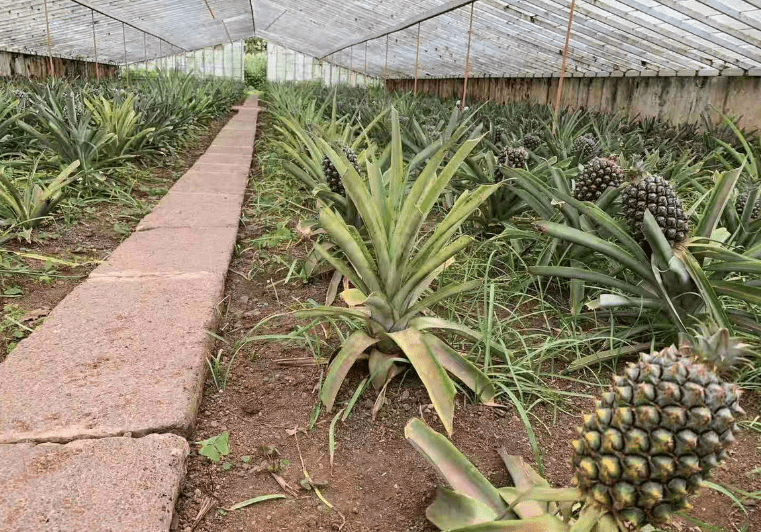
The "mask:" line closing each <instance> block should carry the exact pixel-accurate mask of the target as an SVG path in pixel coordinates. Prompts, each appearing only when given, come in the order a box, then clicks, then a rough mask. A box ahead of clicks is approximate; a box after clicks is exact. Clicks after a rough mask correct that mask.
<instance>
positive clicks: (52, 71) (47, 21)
mask: <svg viewBox="0 0 761 532" xmlns="http://www.w3.org/2000/svg"><path fill="white" fill-rule="evenodd" d="M45 31H46V33H47V36H48V67H49V69H50V71H49V74H50V77H51V78H52V77H54V76H55V67H54V66H53V39H52V38H51V37H50V16H49V15H48V0H45Z"/></svg>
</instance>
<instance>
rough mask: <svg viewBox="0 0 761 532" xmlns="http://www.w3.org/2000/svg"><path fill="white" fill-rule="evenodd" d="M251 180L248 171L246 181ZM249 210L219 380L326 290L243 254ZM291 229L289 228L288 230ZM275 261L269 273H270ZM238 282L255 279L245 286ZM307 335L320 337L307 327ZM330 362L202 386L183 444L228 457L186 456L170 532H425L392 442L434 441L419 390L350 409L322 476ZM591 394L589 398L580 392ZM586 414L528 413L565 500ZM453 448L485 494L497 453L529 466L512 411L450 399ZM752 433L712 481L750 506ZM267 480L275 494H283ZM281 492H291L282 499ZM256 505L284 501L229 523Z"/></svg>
mask: <svg viewBox="0 0 761 532" xmlns="http://www.w3.org/2000/svg"><path fill="white" fill-rule="evenodd" d="M259 177H260V176H259V174H258V173H257V171H256V169H254V172H253V174H252V179H258V178H259ZM256 201H257V198H256V197H255V196H252V195H249V198H248V201H247V207H246V208H245V211H244V217H243V220H244V223H242V224H241V227H240V231H239V236H238V241H239V246H238V249H239V250H244V251H243V252H239V253H237V254H236V256H235V257H234V259H233V263H232V264H231V268H230V273H229V275H228V280H227V288H226V299H225V302H226V308H225V309H224V311H223V312H224V317H223V320H222V325H221V326H220V330H219V331H218V334H219V336H220V337H221V338H223V339H224V341H217V343H216V347H215V351H214V353H215V354H219V355H220V359H221V360H222V361H223V362H224V364H223V365H222V368H223V370H225V369H226V367H227V366H226V363H228V362H229V361H230V360H231V359H232V357H233V354H234V353H235V352H236V348H237V347H238V345H239V344H236V343H235V342H236V341H238V340H241V339H242V338H243V337H244V336H246V334H247V333H248V332H249V330H250V329H251V327H254V326H255V325H256V324H257V323H259V322H260V320H262V319H263V318H265V317H267V316H271V315H275V314H281V313H286V312H287V311H288V310H290V309H292V308H294V305H295V304H296V303H303V302H306V301H308V300H309V299H313V300H314V301H317V302H320V303H321V302H322V301H323V300H324V298H325V293H326V291H327V286H328V281H329V279H328V278H327V277H323V278H318V279H317V280H314V281H313V282H311V283H309V284H304V283H302V281H301V280H299V279H296V280H291V281H290V282H289V283H288V284H287V285H286V284H282V283H279V281H281V280H282V279H283V278H285V277H286V273H287V270H288V268H287V267H285V266H283V264H290V263H291V262H292V261H293V260H294V259H296V258H303V257H304V256H305V253H306V251H307V250H308V249H309V245H308V243H306V242H299V243H297V244H294V243H293V242H290V243H287V244H283V245H282V246H280V247H279V248H278V249H275V250H273V249H270V250H267V251H266V252H263V251H261V250H257V249H254V248H252V247H251V246H250V245H249V243H250V242H251V241H252V240H254V239H256V238H258V237H261V236H262V234H264V233H265V232H266V231H268V230H271V229H272V227H266V225H265V224H263V223H260V222H259V221H258V220H257V217H256V215H255V210H254V209H253V206H254V205H255V203H256ZM296 223H297V220H295V219H294V220H289V221H288V226H289V227H290V228H291V229H294V228H295V226H296ZM272 255H280V256H281V257H282V258H283V259H284V261H283V262H282V263H280V262H277V261H272V260H271V256H272ZM248 272H259V273H256V274H252V275H249V273H248ZM295 326H296V322H295V321H294V320H293V318H292V317H289V316H288V315H285V316H283V317H280V318H277V319H272V320H270V321H268V322H267V323H266V324H265V325H263V326H261V327H260V328H258V329H257V330H256V332H255V334H288V333H290V332H292V331H293V330H294V327H295ZM318 330H319V327H318ZM321 334H323V335H324V337H325V338H329V339H331V340H329V341H330V342H332V343H331V346H332V348H333V349H335V348H336V347H337V346H338V341H337V339H336V338H335V337H334V335H333V333H331V331H330V330H329V327H327V326H326V327H325V328H324V329H322V331H321ZM331 354H332V351H331V350H328V351H327V352H322V353H321V356H320V357H319V358H315V357H314V356H313V355H312V353H311V352H310V351H309V350H308V349H305V348H304V347H300V346H297V345H295V344H294V343H287V342H264V341H255V342H253V343H249V344H246V345H245V346H244V347H242V348H240V350H238V352H237V355H235V358H234V360H233V362H232V364H231V370H230V373H229V378H228V381H227V386H226V387H225V388H224V389H223V390H221V391H220V390H218V388H217V386H216V385H215V383H214V380H213V379H212V377H211V376H209V378H208V379H207V381H206V387H205V395H204V399H203V402H202V405H201V410H200V414H199V419H198V422H197V426H196V429H195V433H194V435H193V438H192V440H193V441H200V440H204V439H207V438H210V437H213V436H216V435H218V434H220V433H221V432H223V431H228V432H229V434H230V447H231V453H230V454H229V455H228V456H226V457H223V458H222V459H221V460H220V462H219V463H213V462H211V461H210V460H209V459H207V458H206V457H204V456H200V455H199V454H198V450H199V448H200V447H199V446H198V445H195V444H191V447H192V448H193V451H192V453H191V457H190V458H189V465H188V474H187V477H186V480H185V482H184V484H183V486H182V488H181V494H180V498H179V500H178V503H177V506H176V510H177V511H176V513H175V521H174V523H173V527H172V530H175V531H180V532H189V531H192V530H196V531H202V532H235V531H247V532H270V531H279V530H285V531H293V532H299V531H329V530H343V531H346V532H366V531H367V532H369V531H374V532H402V531H430V530H434V528H433V527H432V526H431V525H430V524H428V523H427V521H426V519H425V508H426V507H427V506H428V504H430V502H431V501H432V499H433V497H434V495H435V487H436V485H437V484H438V483H439V480H438V479H437V477H436V475H435V473H434V471H433V469H432V468H431V467H430V466H429V465H428V464H427V462H425V460H424V459H423V458H422V457H420V456H419V455H418V454H417V452H416V451H415V450H414V449H413V448H412V447H411V445H409V444H408V443H407V442H406V441H405V439H404V434H403V433H404V425H405V424H406V422H407V421H408V420H409V419H410V418H411V417H413V416H418V417H422V418H423V419H425V421H426V422H427V423H429V424H430V425H431V426H432V427H434V428H435V429H437V430H439V431H443V429H442V427H441V425H440V423H439V422H438V419H437V418H436V416H435V414H434V413H433V412H432V410H431V409H430V407H429V403H430V401H429V399H428V397H427V395H426V393H425V389H424V388H423V387H422V385H421V383H420V381H419V380H418V379H417V378H416V377H415V376H413V375H411V374H408V375H406V376H405V377H404V378H397V380H396V381H395V382H393V383H392V386H390V388H389V390H388V392H387V398H388V404H387V405H386V406H384V407H383V408H382V409H381V410H380V413H379V414H378V418H377V419H376V420H375V421H373V420H372V419H371V410H372V406H373V401H374V399H375V394H374V393H373V392H372V391H371V390H370V391H368V392H366V393H365V395H364V396H363V397H362V398H360V400H359V401H358V403H357V404H356V406H355V407H354V409H353V411H352V413H351V415H350V417H349V418H348V419H347V420H346V422H342V421H338V422H337V423H336V430H335V457H334V464H333V466H332V467H331V464H330V451H329V429H330V424H331V420H332V419H333V416H334V414H328V413H325V412H324V411H323V412H321V413H320V415H319V417H318V418H317V420H316V422H315V423H314V426H313V428H312V429H309V428H308V427H309V425H310V419H313V413H314V408H315V406H316V405H317V403H318V398H317V390H318V386H319V383H320V380H321V377H322V376H323V375H324V371H325V365H324V363H325V361H326V360H327V358H328V357H329V356H330V355H331ZM366 372H367V369H366V367H365V366H364V365H363V364H358V365H357V367H355V368H354V369H353V370H352V371H351V372H350V374H349V377H348V378H347V380H346V381H345V383H344V385H343V387H342V389H341V393H340V395H339V398H338V401H337V404H342V403H345V402H346V401H347V400H348V399H349V398H350V397H351V395H352V394H353V392H354V390H355V389H356V387H357V385H358V383H359V381H360V380H361V379H362V378H363V377H365V376H366ZM579 391H586V392H588V393H593V391H592V390H579ZM757 403H758V396H757V395H755V394H748V395H747V396H746V398H745V401H744V406H745V407H746V409H747V410H748V412H749V417H750V418H752V417H753V416H754V415H755V414H754V413H755V412H758V404H757ZM592 407H593V404H592V401H587V400H583V401H582V400H580V401H578V402H577V403H573V402H571V403H568V404H565V405H563V410H564V411H560V410H555V409H553V408H551V407H550V406H547V405H540V406H538V407H536V408H534V409H533V410H532V417H531V423H532V425H533V427H534V430H535V431H536V434H537V438H538V441H539V447H540V449H541V455H542V461H543V464H544V468H545V476H546V478H547V479H548V480H549V481H550V483H551V484H552V485H554V486H558V487H560V486H567V485H569V482H570V480H571V468H570V464H569V462H570V458H571V447H570V445H569V444H568V442H569V441H570V440H571V439H572V438H573V437H574V436H575V435H576V431H575V428H576V427H577V426H578V425H580V424H581V414H582V413H583V412H584V411H589V410H590V409H591V408H592ZM453 442H454V443H455V445H457V447H458V448H459V449H460V450H461V451H462V452H463V453H464V454H465V455H466V456H468V457H469V458H470V459H471V460H472V461H473V462H474V463H475V465H476V466H477V467H478V468H479V469H480V470H481V471H482V472H483V473H484V474H485V475H486V476H487V477H488V478H489V479H490V480H491V481H492V482H493V483H494V484H495V485H497V486H504V485H508V478H507V473H506V470H505V468H504V466H503V464H502V462H501V460H500V458H499V457H498V455H497V448H498V447H500V446H505V447H506V448H507V450H508V451H509V453H511V454H518V455H522V456H523V457H524V458H526V459H527V460H528V461H529V463H533V464H535V463H536V462H535V457H534V455H533V453H532V451H531V447H530V445H529V441H528V438H527V435H526V431H525V429H524V426H523V424H522V422H521V420H520V419H519V417H518V415H517V414H516V413H515V410H514V409H512V408H511V409H507V410H506V411H503V410H498V409H494V408H489V407H484V406H481V405H478V404H471V403H468V402H467V401H464V400H463V397H462V396H461V395H460V396H458V398H457V405H456V413H455V422H454V436H453ZM758 445H759V437H758V435H757V433H754V432H751V431H745V432H743V433H741V435H740V436H739V443H738V445H737V446H736V447H735V448H734V449H733V450H732V451H731V452H730V455H731V458H730V459H729V461H728V462H727V463H725V464H724V465H723V467H722V468H721V469H720V471H719V472H718V474H717V476H716V478H715V479H714V481H715V482H717V483H725V484H729V485H732V486H735V487H737V488H741V489H743V490H746V491H749V492H752V491H757V490H761V476H759V474H757V473H752V471H754V470H756V469H758V468H759V467H761V455H759V452H758ZM304 469H306V470H307V472H308V474H309V475H310V477H311V478H312V480H313V481H314V482H317V483H325V484H323V486H324V487H323V488H322V489H321V494H322V496H323V497H324V499H325V500H326V501H327V502H328V503H330V504H331V505H332V506H333V508H329V507H328V506H327V505H326V504H325V503H324V502H321V501H320V500H319V499H318V497H317V495H316V494H315V492H314V491H308V490H306V489H304V488H302V486H301V481H302V480H303V479H304V478H305V473H304ZM272 470H274V472H275V473H276V474H277V475H279V476H280V477H281V479H282V480H283V481H284V482H285V483H287V487H286V488H285V489H284V488H283V487H281V486H280V485H279V483H278V482H277V479H276V478H275V476H274V475H273V474H272ZM289 489H292V491H291V492H290V493H289ZM267 494H283V495H286V498H285V499H277V500H269V501H266V502H260V503H257V504H253V505H250V506H247V507H245V508H242V509H239V510H232V511H228V510H225V509H229V508H230V507H231V506H232V505H234V504H236V503H239V502H241V501H245V500H248V499H251V498H253V497H258V496H261V495H267ZM694 507H695V508H694V510H693V511H692V512H691V513H690V516H691V517H692V518H694V519H698V520H700V521H703V522H705V523H709V524H711V525H713V526H715V527H719V528H716V529H714V528H705V529H706V530H719V529H720V530H727V531H729V530H739V529H740V527H742V526H743V524H745V523H746V522H747V523H748V527H749V528H747V529H746V530H761V509H759V508H757V507H756V506H753V505H748V506H747V511H748V515H747V517H746V516H745V515H744V514H743V513H742V512H741V511H740V510H739V509H738V508H736V507H735V506H733V505H732V503H731V502H730V500H729V499H728V498H727V497H725V496H724V495H720V494H718V493H715V492H712V491H710V490H707V489H706V490H703V492H702V495H701V496H700V497H698V498H697V499H695V501H694ZM670 529H673V530H679V531H685V530H701V528H700V526H698V525H695V524H694V523H692V522H689V521H686V520H684V519H681V518H680V519H678V520H677V521H676V522H675V523H673V524H672V525H671V526H670Z"/></svg>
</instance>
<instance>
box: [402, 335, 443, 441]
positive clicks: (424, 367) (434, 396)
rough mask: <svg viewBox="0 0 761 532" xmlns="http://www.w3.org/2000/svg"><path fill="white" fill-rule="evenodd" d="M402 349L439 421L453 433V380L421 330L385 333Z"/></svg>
mask: <svg viewBox="0 0 761 532" xmlns="http://www.w3.org/2000/svg"><path fill="white" fill-rule="evenodd" d="M388 337H389V338H391V339H392V340H393V341H394V342H395V343H396V344H397V345H398V346H399V347H400V348H401V349H402V351H403V352H404V354H405V355H406V356H407V358H408V359H409V361H410V362H411V363H412V366H413V367H414V368H415V372H416V373H417V375H418V377H419V378H420V380H421V381H423V385H424V386H425V389H426V390H427V391H428V396H429V397H430V398H431V402H432V403H433V407H434V408H435V409H436V413H437V414H438V415H439V418H440V419H441V423H442V424H443V425H444V428H445V429H446V431H447V432H448V433H449V434H452V423H453V418H454V396H455V393H456V390H455V387H454V384H453V383H452V380H451V379H450V378H449V375H447V372H446V370H445V369H444V368H443V367H442V365H441V363H440V362H439V360H438V359H437V358H436V355H435V354H434V353H433V352H432V351H431V350H430V349H429V348H428V344H426V342H425V340H424V338H423V333H421V332H420V331H419V330H417V329H414V328H411V327H410V328H407V329H404V330H401V331H397V332H393V333H388Z"/></svg>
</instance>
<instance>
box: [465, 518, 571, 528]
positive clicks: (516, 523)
mask: <svg viewBox="0 0 761 532" xmlns="http://www.w3.org/2000/svg"><path fill="white" fill-rule="evenodd" d="M568 530H569V528H568V525H566V524H565V523H563V522H562V521H561V520H560V519H558V518H557V517H555V516H552V515H543V516H541V517H532V518H531V519H517V520H510V521H492V522H491V523H482V524H480V525H473V526H468V527H465V528H457V529H454V530H452V531H451V532H568Z"/></svg>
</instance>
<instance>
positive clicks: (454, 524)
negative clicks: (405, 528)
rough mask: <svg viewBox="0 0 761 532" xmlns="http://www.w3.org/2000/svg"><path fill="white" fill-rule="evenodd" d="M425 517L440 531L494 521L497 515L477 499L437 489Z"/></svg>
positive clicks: (444, 489) (440, 488) (448, 490)
mask: <svg viewBox="0 0 761 532" xmlns="http://www.w3.org/2000/svg"><path fill="white" fill-rule="evenodd" d="M425 516H426V517H427V518H428V520H429V521H430V522H431V523H433V524H434V525H435V526H436V527H437V528H439V529H440V530H454V529H458V528H462V527H466V526H471V525H477V524H480V523H488V522H490V521H494V520H495V519H497V518H498V517H499V514H498V513H497V512H495V511H494V509H492V508H491V507H489V506H488V505H486V504H484V503H482V502H481V501H479V500H477V499H474V498H472V497H468V496H467V495H462V494H460V493H457V492H455V491H452V490H450V489H447V488H442V487H439V488H438V489H437V491H436V498H435V499H434V501H433V503H432V504H431V505H430V506H429V507H428V508H427V509H426V511H425Z"/></svg>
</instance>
